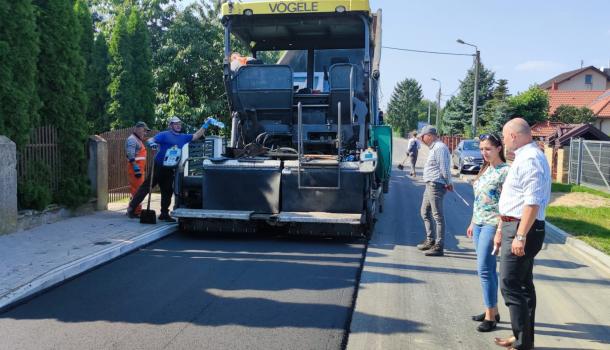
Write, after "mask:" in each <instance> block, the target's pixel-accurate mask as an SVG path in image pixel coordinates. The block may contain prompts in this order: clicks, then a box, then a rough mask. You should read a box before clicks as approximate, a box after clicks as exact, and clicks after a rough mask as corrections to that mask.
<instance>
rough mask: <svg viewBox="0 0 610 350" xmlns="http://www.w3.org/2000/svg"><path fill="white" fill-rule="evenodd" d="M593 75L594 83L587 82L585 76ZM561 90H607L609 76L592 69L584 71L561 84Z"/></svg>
mask: <svg viewBox="0 0 610 350" xmlns="http://www.w3.org/2000/svg"><path fill="white" fill-rule="evenodd" d="M589 74H590V75H592V78H593V80H592V84H591V85H586V84H585V76H586V75H589ZM558 88H559V90H572V91H574V90H606V89H608V88H609V87H608V78H607V77H606V76H605V75H603V74H601V73H599V72H595V71H592V70H588V71H584V72H582V73H580V74H578V75H575V76H573V77H572V78H570V79H569V80H566V81H564V82H562V83H560V84H559V86H558Z"/></svg>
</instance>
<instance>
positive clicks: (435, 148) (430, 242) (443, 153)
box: [417, 125, 453, 256]
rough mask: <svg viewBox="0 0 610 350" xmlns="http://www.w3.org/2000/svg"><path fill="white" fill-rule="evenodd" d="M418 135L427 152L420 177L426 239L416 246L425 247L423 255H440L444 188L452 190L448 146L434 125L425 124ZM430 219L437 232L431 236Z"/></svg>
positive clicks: (442, 248)
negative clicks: (423, 183) (421, 176)
mask: <svg viewBox="0 0 610 350" xmlns="http://www.w3.org/2000/svg"><path fill="white" fill-rule="evenodd" d="M420 136H421V140H422V142H423V143H424V144H425V145H426V146H428V148H429V149H430V151H429V152H428V159H427V160H426V164H425V165H424V176H423V180H424V182H425V183H426V190H425V191H424V198H423V200H422V204H421V217H422V219H423V220H424V226H425V227H426V240H425V241H423V242H422V243H421V244H418V245H417V249H419V250H424V251H425V254H426V256H443V254H444V237H445V217H444V215H443V198H444V197H445V193H447V191H453V185H452V184H451V161H450V156H449V149H448V148H447V146H446V145H445V144H444V143H443V142H441V141H440V140H439V139H438V134H437V132H436V128H435V127H433V126H432V125H426V126H425V127H424V128H423V129H422V131H421V133H420ZM433 221H434V228H435V231H436V235H435V236H434V238H433V235H432V226H433Z"/></svg>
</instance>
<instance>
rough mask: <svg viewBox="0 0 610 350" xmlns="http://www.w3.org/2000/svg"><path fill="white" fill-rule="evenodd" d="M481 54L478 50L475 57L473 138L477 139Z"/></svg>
mask: <svg viewBox="0 0 610 350" xmlns="http://www.w3.org/2000/svg"><path fill="white" fill-rule="evenodd" d="M480 63H481V52H480V51H479V50H477V53H476V54H475V56H474V98H473V99H472V138H475V137H477V105H478V104H479V65H480Z"/></svg>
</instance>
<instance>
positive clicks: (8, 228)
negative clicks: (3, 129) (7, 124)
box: [0, 135, 17, 234]
mask: <svg viewBox="0 0 610 350" xmlns="http://www.w3.org/2000/svg"><path fill="white" fill-rule="evenodd" d="M0 198H1V200H0V234H3V233H8V232H12V231H14V230H15V229H16V228H17V148H16V147H15V143H14V142H13V141H11V140H10V139H9V138H8V137H6V136H1V135H0Z"/></svg>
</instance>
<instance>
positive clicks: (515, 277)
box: [494, 118, 551, 350]
mask: <svg viewBox="0 0 610 350" xmlns="http://www.w3.org/2000/svg"><path fill="white" fill-rule="evenodd" d="M502 134H503V137H504V144H505V148H506V149H507V150H508V151H513V152H514V153H515V160H514V161H513V163H512V165H511V168H510V170H509V172H508V175H507V177H506V181H505V182H504V186H503V187H502V194H501V195H500V203H499V208H500V217H501V219H502V228H501V230H499V231H501V233H498V234H496V238H495V239H494V243H495V245H496V246H500V245H501V249H502V251H501V257H500V288H501V290H502V295H503V296H504V301H505V303H506V306H507V307H508V309H509V311H510V319H511V325H512V330H513V336H512V337H509V338H506V339H501V338H496V339H495V342H496V343H497V344H498V345H501V346H507V347H510V348H512V349H525V350H529V349H532V348H533V346H534V323H535V316H536V290H535V288H534V281H533V268H534V257H535V256H536V254H538V252H539V251H540V249H541V248H542V244H543V242H544V234H545V221H544V212H545V210H546V207H547V205H548V203H549V199H550V195H551V171H550V168H549V164H548V162H547V160H546V158H545V156H544V154H543V153H542V151H540V148H538V145H537V144H536V143H535V142H533V141H532V133H531V129H530V127H529V125H528V124H527V122H526V121H525V120H523V119H521V118H516V119H512V120H510V121H509V122H508V123H506V125H505V126H504V129H503V131H502ZM500 235H501V237H500Z"/></svg>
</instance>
